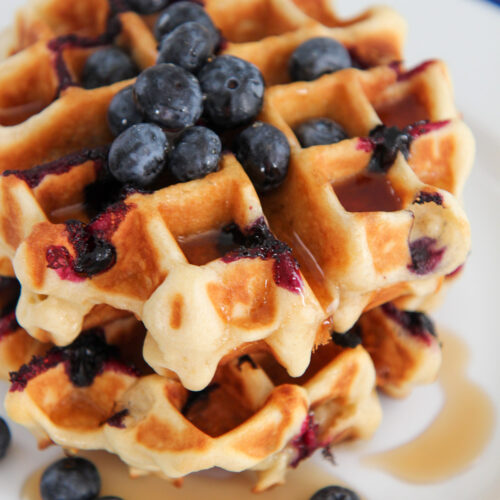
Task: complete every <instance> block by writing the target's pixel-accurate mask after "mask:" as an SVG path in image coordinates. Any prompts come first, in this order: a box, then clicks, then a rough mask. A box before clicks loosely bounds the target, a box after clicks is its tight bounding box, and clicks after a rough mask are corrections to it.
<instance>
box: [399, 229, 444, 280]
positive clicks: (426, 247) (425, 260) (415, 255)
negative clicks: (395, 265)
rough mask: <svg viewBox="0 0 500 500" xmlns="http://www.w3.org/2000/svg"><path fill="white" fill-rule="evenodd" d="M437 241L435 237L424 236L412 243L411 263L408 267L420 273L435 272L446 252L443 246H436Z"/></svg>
mask: <svg viewBox="0 0 500 500" xmlns="http://www.w3.org/2000/svg"><path fill="white" fill-rule="evenodd" d="M436 244H437V241H436V240H435V239H434V238H430V237H428V236H423V237H422V238H419V239H418V240H415V241H412V242H411V243H410V254H411V264H409V265H408V266H407V267H408V269H409V270H410V271H411V272H413V273H415V274H419V275H424V274H429V273H431V272H433V271H434V270H435V269H436V267H437V266H438V265H439V263H440V262H441V259H442V258H443V255H444V252H445V250H446V248H445V247H443V248H436Z"/></svg>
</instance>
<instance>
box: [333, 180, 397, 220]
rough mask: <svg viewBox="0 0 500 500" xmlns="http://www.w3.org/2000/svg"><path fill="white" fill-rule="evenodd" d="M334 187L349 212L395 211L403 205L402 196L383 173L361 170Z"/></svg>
mask: <svg viewBox="0 0 500 500" xmlns="http://www.w3.org/2000/svg"><path fill="white" fill-rule="evenodd" d="M332 187H333V190H334V191H335V194H336V195H337V198H338V200H339V201H340V203H341V204H342V206H343V207H344V208H345V210H347V211H348V212H376V211H383V212H395V211H397V210H400V209H401V207H402V202H401V198H400V197H399V195H398V194H397V192H396V190H395V189H394V186H393V185H392V183H391V181H390V179H389V178H388V177H387V176H385V175H383V174H378V173H371V172H361V173H359V174H357V175H355V176H353V177H349V178H347V179H345V180H342V181H340V182H335V183H333V184H332Z"/></svg>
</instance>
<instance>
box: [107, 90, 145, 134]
mask: <svg viewBox="0 0 500 500" xmlns="http://www.w3.org/2000/svg"><path fill="white" fill-rule="evenodd" d="M141 122H142V113H141V112H140V111H139V109H138V108H137V105H136V103H135V98H134V91H133V89H132V86H130V87H125V88H124V89H123V90H120V92H118V94H116V95H115V97H113V100H112V101H111V103H110V104H109V108H108V124H109V128H110V129H111V132H113V134H114V135H115V136H117V135H120V134H121V133H122V132H123V131H124V130H126V129H128V128H129V127H131V126H132V125H136V124H137V123H141Z"/></svg>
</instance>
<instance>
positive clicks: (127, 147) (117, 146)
mask: <svg viewBox="0 0 500 500" xmlns="http://www.w3.org/2000/svg"><path fill="white" fill-rule="evenodd" d="M168 150H169V142H168V139H167V136H166V135H165V133H164V132H163V130H162V129H161V128H160V127H158V126H157V125H153V124H151V123H140V124H139V125H133V126H132V127H130V128H128V129H127V130H125V132H122V133H121V134H120V135H119V136H118V137H117V138H116V139H115V140H114V142H113V144H112V145H111V149H110V151H109V157H108V164H109V171H110V173H111V175H113V177H115V178H116V179H117V180H118V181H120V182H122V183H123V184H133V185H136V186H140V187H146V186H148V185H150V184H151V183H152V182H153V181H154V180H155V179H156V178H157V177H158V176H159V175H160V173H161V172H162V170H163V167H164V166H165V161H166V155H167V153H168Z"/></svg>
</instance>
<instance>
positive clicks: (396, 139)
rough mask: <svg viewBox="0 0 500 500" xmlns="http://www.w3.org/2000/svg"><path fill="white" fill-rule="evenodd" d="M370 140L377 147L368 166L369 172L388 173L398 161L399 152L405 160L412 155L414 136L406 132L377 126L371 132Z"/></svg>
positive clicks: (396, 128)
mask: <svg viewBox="0 0 500 500" xmlns="http://www.w3.org/2000/svg"><path fill="white" fill-rule="evenodd" d="M370 140H371V141H372V144H373V145H374V146H375V147H374V150H373V154H372V156H371V158H370V162H369V164H368V170H370V171H371V172H377V173H385V172H387V171H388V170H389V169H390V168H391V166H392V165H393V163H394V162H395V161H396V156H397V154H398V152H401V153H402V154H403V156H404V157H405V159H408V157H409V155H410V146H411V142H412V136H411V134H410V133H409V132H407V131H406V130H400V129H399V128H398V127H386V126H385V125H377V126H376V127H375V128H374V129H373V130H371V131H370Z"/></svg>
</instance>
